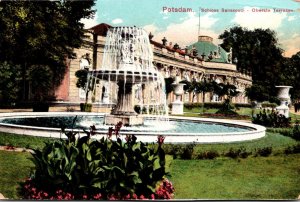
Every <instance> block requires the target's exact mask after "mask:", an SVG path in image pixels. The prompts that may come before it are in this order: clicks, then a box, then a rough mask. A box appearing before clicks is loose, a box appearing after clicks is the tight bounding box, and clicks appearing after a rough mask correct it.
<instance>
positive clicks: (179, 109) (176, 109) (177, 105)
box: [172, 76, 185, 115]
mask: <svg viewBox="0 0 300 202" xmlns="http://www.w3.org/2000/svg"><path fill="white" fill-rule="evenodd" d="M184 85H185V84H183V83H179V77H178V76H176V78H175V81H174V83H173V84H172V86H173V87H174V94H175V95H176V99H175V101H174V102H172V114H174V115H179V114H183V102H182V101H181V96H182V95H183V93H184V91H183V86H184Z"/></svg>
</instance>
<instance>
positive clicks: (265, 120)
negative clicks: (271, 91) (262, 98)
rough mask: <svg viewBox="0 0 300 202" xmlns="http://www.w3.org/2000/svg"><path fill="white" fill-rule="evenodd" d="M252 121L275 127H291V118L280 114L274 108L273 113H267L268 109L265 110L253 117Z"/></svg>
mask: <svg viewBox="0 0 300 202" xmlns="http://www.w3.org/2000/svg"><path fill="white" fill-rule="evenodd" d="M252 123H254V124H259V125H263V126H266V127H275V128H279V127H290V125H291V118H290V117H289V118H286V117H285V116H284V115H282V114H278V112H275V111H274V110H272V111H271V113H267V112H266V110H263V111H262V112H260V113H259V114H257V115H256V116H253V117H252Z"/></svg>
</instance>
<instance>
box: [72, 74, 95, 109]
mask: <svg viewBox="0 0 300 202" xmlns="http://www.w3.org/2000/svg"><path fill="white" fill-rule="evenodd" d="M75 76H76V77H77V82H76V86H77V88H82V89H83V90H84V91H85V104H87V102H88V98H89V93H90V91H93V89H94V84H95V78H91V77H90V75H89V71H88V70H86V69H80V70H78V71H76V72H75Z"/></svg>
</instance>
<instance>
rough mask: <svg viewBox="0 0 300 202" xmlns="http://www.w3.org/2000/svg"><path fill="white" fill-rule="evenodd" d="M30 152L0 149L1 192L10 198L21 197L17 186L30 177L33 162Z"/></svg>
mask: <svg viewBox="0 0 300 202" xmlns="http://www.w3.org/2000/svg"><path fill="white" fill-rule="evenodd" d="M30 157H31V154H30V153H28V152H12V151H0V193H2V194H3V195H4V196H5V197H6V198H9V199H20V197H18V195H17V188H18V187H19V183H20V182H24V180H25V179H26V178H28V177H29V174H30V171H31V168H33V166H34V165H33V162H32V161H31V160H30V159H29V158H30Z"/></svg>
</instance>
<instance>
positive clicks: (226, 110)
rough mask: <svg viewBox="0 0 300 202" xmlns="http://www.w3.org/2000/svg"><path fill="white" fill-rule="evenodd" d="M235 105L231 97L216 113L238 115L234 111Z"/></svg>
mask: <svg viewBox="0 0 300 202" xmlns="http://www.w3.org/2000/svg"><path fill="white" fill-rule="evenodd" d="M234 108H235V107H234V105H232V104H231V103H230V100H229V99H226V100H225V101H224V102H223V103H222V105H221V108H220V109H219V110H218V111H217V112H216V114H223V115H225V116H226V115H238V113H237V112H235V111H233V109H234Z"/></svg>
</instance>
